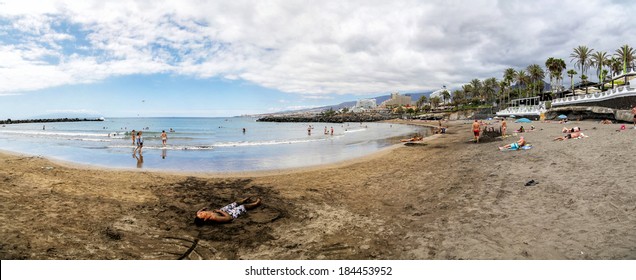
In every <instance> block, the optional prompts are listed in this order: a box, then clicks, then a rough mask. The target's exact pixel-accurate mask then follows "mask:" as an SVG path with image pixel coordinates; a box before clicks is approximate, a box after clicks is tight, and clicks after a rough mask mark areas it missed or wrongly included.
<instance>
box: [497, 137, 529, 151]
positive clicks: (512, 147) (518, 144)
mask: <svg viewBox="0 0 636 280" xmlns="http://www.w3.org/2000/svg"><path fill="white" fill-rule="evenodd" d="M525 145H526V139H524V138H523V136H521V137H519V141H517V142H514V143H510V144H508V145H505V146H503V147H499V150H505V149H508V150H519V149H520V148H521V147H523V146H525Z"/></svg>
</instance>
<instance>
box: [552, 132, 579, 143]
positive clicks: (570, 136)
mask: <svg viewBox="0 0 636 280" xmlns="http://www.w3.org/2000/svg"><path fill="white" fill-rule="evenodd" d="M581 137H587V136H585V134H583V133H582V132H580V131H577V132H573V133H568V134H566V135H565V136H561V137H557V138H554V139H553V140H552V141H563V140H567V139H574V138H581Z"/></svg>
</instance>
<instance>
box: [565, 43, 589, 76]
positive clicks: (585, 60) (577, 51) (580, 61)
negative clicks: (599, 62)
mask: <svg viewBox="0 0 636 280" xmlns="http://www.w3.org/2000/svg"><path fill="white" fill-rule="evenodd" d="M593 50H594V49H590V48H588V47H586V46H578V47H576V48H574V50H573V52H572V53H571V54H570V57H571V58H572V60H570V62H572V61H575V63H574V67H579V69H581V75H585V74H586V73H587V69H588V68H590V65H591V64H592V61H591V55H592V51H593Z"/></svg>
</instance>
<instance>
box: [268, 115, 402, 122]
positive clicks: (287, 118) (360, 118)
mask: <svg viewBox="0 0 636 280" xmlns="http://www.w3.org/2000/svg"><path fill="white" fill-rule="evenodd" d="M393 118H395V116H390V115H382V114H338V115H332V116H325V115H270V116H264V117H261V118H259V119H257V120H256V121H259V122H325V123H343V122H376V121H383V120H389V119H393Z"/></svg>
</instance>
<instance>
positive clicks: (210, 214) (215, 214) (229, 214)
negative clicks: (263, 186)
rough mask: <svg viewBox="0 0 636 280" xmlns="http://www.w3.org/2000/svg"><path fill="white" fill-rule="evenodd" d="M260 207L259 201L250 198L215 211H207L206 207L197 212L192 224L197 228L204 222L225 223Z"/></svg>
mask: <svg viewBox="0 0 636 280" xmlns="http://www.w3.org/2000/svg"><path fill="white" fill-rule="evenodd" d="M259 205H261V199H260V198H256V199H253V198H251V197H248V198H245V199H242V200H238V201H235V202H232V203H230V204H228V205H226V206H223V207H222V208H220V209H217V210H209V209H208V208H207V207H205V208H203V209H201V210H199V211H197V215H196V217H195V218H194V223H195V224H196V225H197V226H201V225H203V224H204V223H205V222H216V223H227V222H231V221H232V220H234V219H236V218H238V217H239V216H240V215H242V214H244V213H245V212H247V210H251V209H254V208H256V207H257V206H259Z"/></svg>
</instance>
